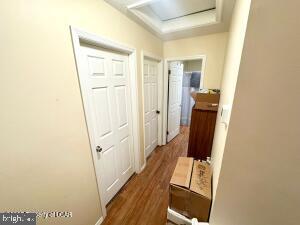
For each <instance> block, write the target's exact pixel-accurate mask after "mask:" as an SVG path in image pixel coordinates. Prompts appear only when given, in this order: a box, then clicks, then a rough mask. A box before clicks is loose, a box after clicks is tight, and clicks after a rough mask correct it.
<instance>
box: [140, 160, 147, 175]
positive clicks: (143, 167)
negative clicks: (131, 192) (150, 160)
mask: <svg viewBox="0 0 300 225" xmlns="http://www.w3.org/2000/svg"><path fill="white" fill-rule="evenodd" d="M145 168H146V162H145V163H144V165H143V166H142V168H141V169H140V171H139V172H138V173H141V172H143V170H144V169H145Z"/></svg>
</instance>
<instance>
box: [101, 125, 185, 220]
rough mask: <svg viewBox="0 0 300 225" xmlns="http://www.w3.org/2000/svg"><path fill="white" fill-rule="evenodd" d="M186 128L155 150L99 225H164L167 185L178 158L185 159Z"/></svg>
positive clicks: (117, 196)
mask: <svg viewBox="0 0 300 225" xmlns="http://www.w3.org/2000/svg"><path fill="white" fill-rule="evenodd" d="M188 137H189V128H188V127H181V130H180V134H179V135H178V136H177V137H176V138H174V139H173V140H172V141H171V142H170V143H168V144H167V145H165V146H162V147H157V148H156V149H155V150H154V151H153V153H152V154H151V156H150V157H149V158H148V160H147V166H146V168H145V169H144V171H143V172H142V173H140V174H138V175H134V176H133V177H132V178H131V179H130V180H129V181H128V183H127V184H126V185H125V186H124V187H123V188H122V189H121V191H120V192H119V193H118V194H117V195H116V196H115V197H114V199H113V200H112V201H111V202H110V203H109V205H108V206H107V217H106V218H105V220H104V222H103V223H102V224H103V225H165V224H166V221H167V208H168V201H169V182H170V180H171V176H172V173H173V170H174V168H175V166H176V162H177V159H178V157H179V156H186V155H187V147H188Z"/></svg>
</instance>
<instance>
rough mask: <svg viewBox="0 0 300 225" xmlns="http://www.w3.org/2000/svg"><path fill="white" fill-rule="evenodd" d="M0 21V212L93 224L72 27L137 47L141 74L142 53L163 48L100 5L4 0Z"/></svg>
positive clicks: (88, 0) (94, 199)
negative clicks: (59, 215)
mask: <svg viewBox="0 0 300 225" xmlns="http://www.w3.org/2000/svg"><path fill="white" fill-rule="evenodd" d="M0 15H1V21H0V25H1V36H0V40H1V51H0V58H1V60H0V74H1V76H0V102H1V110H0V124H1V134H0V149H1V151H0V165H1V170H0V177H1V185H0V211H5V210H7V211H10V210H34V211H39V210H40V211H72V212H73V218H72V219H55V220H52V219H49V220H45V221H44V222H43V223H41V224H70V225H83V224H84V225H94V224H95V223H96V221H97V220H98V219H99V218H100V216H101V212H100V204H99V199H98V192H97V187H96V180H95V177H94V176H95V175H94V169H93V163H92V158H91V153H90V148H89V141H88V135H87V130H86V124H85V119H84V113H83V107H82V102H81V95H80V89H79V84H78V79H77V73H76V67H75V60H74V56H73V49H72V44H71V36H70V31H69V25H73V26H75V27H79V28H82V29H84V30H86V31H88V32H91V33H95V34H98V35H102V36H106V37H108V38H111V39H113V40H116V41H119V42H122V43H124V44H126V45H129V46H132V47H135V48H136V49H137V60H138V74H141V71H140V58H141V57H140V53H141V49H142V48H143V49H144V50H146V51H148V52H152V53H153V54H156V55H159V56H162V50H163V49H162V41H160V40H159V39H158V38H156V37H154V36H153V35H152V34H150V33H149V32H147V31H146V30H144V29H143V28H141V27H140V26H139V25H137V24H136V23H134V22H132V21H131V20H129V19H128V18H126V17H125V16H124V15H122V14H121V13H120V12H118V11H117V10H115V9H113V8H112V7H110V6H109V5H107V4H106V3H105V2H104V1H101V0H77V1H73V0H64V1H61V0H51V1H50V0H49V1H41V0H27V1H25V0H11V1H1V3H0ZM139 82H141V80H139ZM139 91H140V96H141V90H139ZM139 101H140V103H141V101H142V99H141V98H140V99H139ZM141 105H142V104H140V106H141ZM141 124H142V123H141ZM141 144H142V145H143V143H141ZM141 150H142V148H141ZM142 158H143V157H142Z"/></svg>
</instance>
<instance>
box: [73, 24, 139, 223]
mask: <svg viewBox="0 0 300 225" xmlns="http://www.w3.org/2000/svg"><path fill="white" fill-rule="evenodd" d="M70 30H71V36H72V42H73V49H74V54H75V61H76V67H77V73H78V78H79V81H80V82H79V83H80V85H82V84H83V83H85V82H84V79H85V73H84V66H83V65H82V63H83V62H82V60H81V58H82V57H81V45H80V42H84V43H87V44H92V45H94V46H98V47H102V48H106V49H109V50H113V51H118V52H120V53H123V54H127V55H128V56H129V79H130V81H129V83H130V90H131V106H132V109H131V113H132V118H139V114H138V112H139V109H138V91H137V90H138V83H137V72H136V49H135V48H131V47H127V46H124V45H123V44H120V43H117V42H114V41H111V40H109V39H107V38H104V37H101V36H98V35H95V34H91V33H87V32H85V31H82V30H80V29H77V28H75V27H73V26H70ZM80 91H81V96H82V102H83V107H84V112H85V120H86V125H87V129H88V132H89V131H91V132H92V130H93V129H92V124H91V121H90V120H88V119H87V116H86V115H87V114H90V113H91V110H90V108H89V107H88V105H87V102H88V101H87V98H88V96H87V93H86V91H85V88H82V87H81V89H80ZM89 133H90V132H89ZM89 137H90V138H89V141H90V148H91V152H92V157H93V162H94V169H95V175H96V180H97V185H98V192H99V197H100V202H101V208H102V214H103V218H105V217H106V208H105V204H104V199H103V197H102V196H103V194H102V193H104V191H103V190H102V187H101V185H100V182H101V181H99V180H98V178H99V177H100V176H99V174H98V173H100V172H99V171H97V170H96V166H95V165H97V163H99V162H98V160H97V155H96V151H95V149H94V146H96V144H95V140H93V139H92V138H91V135H89ZM132 137H133V149H134V170H135V171H136V172H137V173H138V172H139V171H140V170H141V165H140V160H139V159H140V148H139V146H140V143H139V142H140V134H139V120H138V119H135V120H134V119H133V120H132ZM101 172H103V171H101Z"/></svg>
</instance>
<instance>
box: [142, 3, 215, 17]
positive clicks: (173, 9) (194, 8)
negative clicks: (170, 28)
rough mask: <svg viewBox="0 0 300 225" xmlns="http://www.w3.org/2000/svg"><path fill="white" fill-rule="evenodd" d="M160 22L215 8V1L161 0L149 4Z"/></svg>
mask: <svg viewBox="0 0 300 225" xmlns="http://www.w3.org/2000/svg"><path fill="white" fill-rule="evenodd" d="M148 7H150V8H151V9H152V10H153V12H154V13H155V14H156V15H157V16H158V17H159V18H160V20H161V21H166V20H170V19H175V18H178V17H183V16H187V15H190V14H193V13H197V12H201V11H206V10H210V9H215V8H216V1H215V0H200V1H199V0H190V1H186V0H163V1H154V2H150V4H149V6H148Z"/></svg>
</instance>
